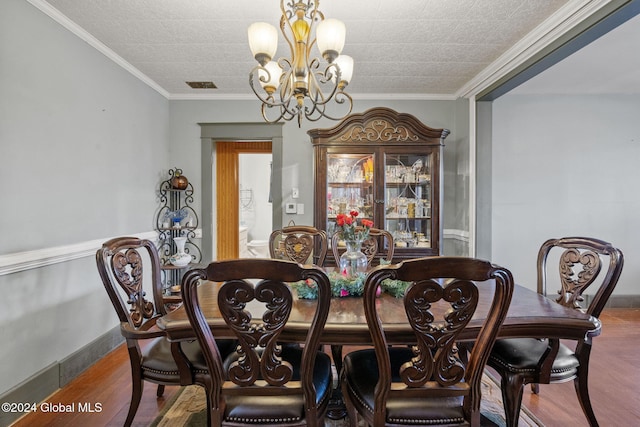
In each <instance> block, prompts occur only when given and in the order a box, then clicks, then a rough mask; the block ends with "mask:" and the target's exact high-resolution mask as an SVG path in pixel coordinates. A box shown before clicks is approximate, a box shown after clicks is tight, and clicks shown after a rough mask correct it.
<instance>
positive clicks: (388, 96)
mask: <svg viewBox="0 0 640 427" xmlns="http://www.w3.org/2000/svg"><path fill="white" fill-rule="evenodd" d="M350 96H351V98H352V99H353V100H354V101H367V100H373V101H377V100H389V101H455V100H456V99H458V96H456V95H452V94H446V93H436V94H429V93H359V94H358V93H356V94H350ZM167 98H168V99H169V100H171V101H192V100H205V101H255V100H256V96H255V95H253V94H242V95H238V94H222V93H174V94H170V95H169V96H168V97H167Z"/></svg>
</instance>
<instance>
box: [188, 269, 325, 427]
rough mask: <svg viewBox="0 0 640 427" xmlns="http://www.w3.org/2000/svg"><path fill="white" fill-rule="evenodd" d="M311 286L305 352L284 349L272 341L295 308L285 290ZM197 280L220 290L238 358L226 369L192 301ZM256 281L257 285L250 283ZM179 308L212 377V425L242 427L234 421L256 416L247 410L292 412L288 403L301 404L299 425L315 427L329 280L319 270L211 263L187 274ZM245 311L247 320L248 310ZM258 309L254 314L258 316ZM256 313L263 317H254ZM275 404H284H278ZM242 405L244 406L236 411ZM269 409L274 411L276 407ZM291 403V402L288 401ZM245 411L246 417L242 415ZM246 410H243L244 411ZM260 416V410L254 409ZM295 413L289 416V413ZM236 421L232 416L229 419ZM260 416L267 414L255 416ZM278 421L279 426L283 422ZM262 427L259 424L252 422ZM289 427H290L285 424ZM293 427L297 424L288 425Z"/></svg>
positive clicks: (320, 411)
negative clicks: (266, 405)
mask: <svg viewBox="0 0 640 427" xmlns="http://www.w3.org/2000/svg"><path fill="white" fill-rule="evenodd" d="M307 279H312V280H314V281H315V282H316V283H317V284H318V300H317V305H316V309H315V314H314V317H313V322H312V324H311V327H310V328H309V330H308V333H307V336H306V340H305V341H304V346H302V347H301V348H300V347H297V348H294V347H288V348H284V347H283V346H282V345H281V344H280V343H279V342H278V338H279V336H280V333H281V332H282V330H283V328H284V327H285V325H286V323H287V321H288V318H289V314H290V312H291V308H292V304H293V301H294V298H293V295H292V291H291V288H290V286H289V285H287V283H288V282H296V281H299V280H307ZM200 280H211V281H215V282H219V283H220V286H219V288H218V291H217V307H218V309H219V311H220V313H221V316H222V317H223V319H224V321H225V322H226V323H227V325H228V327H229V328H230V329H231V330H232V331H233V333H234V334H235V336H236V337H237V342H238V351H237V355H236V356H237V357H236V358H233V357H232V358H231V361H229V360H227V361H226V362H225V361H224V360H223V359H222V358H221V357H220V354H219V352H218V351H217V348H216V346H215V344H214V336H213V334H212V332H211V329H210V328H209V326H208V324H207V321H206V319H205V317H204V315H203V313H202V310H201V307H200V300H199V298H214V296H213V295H206V296H205V295H201V296H200V297H199V295H198V290H197V287H198V283H199V282H200ZM256 281H257V283H256ZM182 297H183V300H184V307H185V310H186V312H187V315H188V317H189V321H190V322H191V324H192V326H193V328H194V330H195V332H196V336H197V337H198V340H199V342H200V346H201V347H202V350H203V353H204V355H205V360H206V361H207V366H208V368H209V372H210V375H211V378H210V380H209V381H208V382H207V383H208V384H207V385H206V387H205V389H206V392H207V393H208V402H209V404H210V408H209V418H210V421H211V425H221V424H224V422H230V421H233V419H234V417H235V422H236V423H237V424H233V425H243V422H242V420H241V419H240V418H241V417H239V416H238V415H237V414H240V413H244V414H250V413H252V412H253V413H254V414H257V413H256V411H258V412H260V409H256V408H253V409H251V407H252V405H254V403H255V404H256V405H257V404H258V402H259V398H260V397H261V396H262V397H265V396H270V397H271V400H270V402H271V406H274V405H276V406H277V405H281V406H283V407H286V406H287V405H290V404H291V402H292V400H291V398H292V397H294V396H301V398H300V399H299V400H298V401H297V402H304V411H305V412H306V415H304V416H303V417H302V419H300V420H299V421H300V425H316V423H319V422H320V421H319V420H321V419H322V418H323V416H324V411H325V410H326V404H327V402H328V398H326V401H324V402H318V399H317V397H318V396H317V395H319V394H320V393H327V396H328V393H329V391H327V390H325V391H324V392H323V391H322V390H320V389H319V387H318V386H317V385H316V384H314V375H316V376H317V372H318V371H316V373H314V365H315V363H316V357H317V355H318V348H319V345H320V334H321V332H322V329H323V328H324V325H325V322H326V319H327V315H328V312H329V303H330V300H331V286H330V283H329V279H328V277H327V275H326V273H324V271H322V270H321V269H320V268H319V267H315V266H302V265H300V264H298V263H296V262H292V261H287V260H276V259H255V258H254V259H239V260H229V261H218V262H213V263H211V264H209V265H208V266H207V268H206V269H194V270H191V271H189V272H187V273H186V275H185V277H184V279H183V282H182ZM248 305H249V306H250V307H251V312H250V311H249V310H248V309H247V306H248ZM258 307H260V308H258ZM258 312H260V315H261V316H258V315H257V313H258ZM287 351H301V352H302V354H301V358H300V359H299V360H300V363H299V365H297V366H295V368H294V367H293V366H292V363H293V362H292V363H289V361H287V360H285V358H284V353H285V352H287ZM322 356H325V357H326V367H327V368H326V371H327V375H328V378H327V379H326V381H327V382H326V384H327V387H326V388H327V389H328V390H330V383H331V373H330V372H331V371H330V361H329V358H328V356H326V355H325V354H322ZM276 396H281V397H284V398H283V399H282V400H281V401H279V400H278V399H277V398H276V399H275V400H274V399H273V398H274V397H276ZM241 402H244V403H241ZM274 402H275V403H274ZM294 402H296V401H295V400H294ZM243 408H244V409H243ZM247 408H249V409H247ZM258 408H259V406H258ZM293 412H295V411H292V413H293ZM234 414H236V415H234ZM257 415H265V414H257ZM282 421H284V420H282ZM253 422H254V423H256V424H260V421H256V420H253ZM282 424H283V425H291V422H286V423H285V422H283V423H282ZM294 424H295V422H294ZM296 425H298V424H296Z"/></svg>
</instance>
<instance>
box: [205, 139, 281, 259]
mask: <svg viewBox="0 0 640 427" xmlns="http://www.w3.org/2000/svg"><path fill="white" fill-rule="evenodd" d="M249 154H264V155H268V156H269V163H268V166H269V168H268V169H266V171H267V172H266V173H265V174H264V175H265V176H262V175H263V173H262V172H260V171H259V170H258V169H257V168H256V169H255V170H252V168H251V167H247V166H245V169H248V170H246V171H245V174H246V175H249V176H252V177H253V178H252V179H251V182H253V181H254V180H260V181H261V182H267V183H268V182H270V180H271V169H270V165H271V156H272V152H271V141H217V144H216V206H217V245H216V246H217V248H216V251H217V258H218V259H219V260H224V259H235V258H238V257H239V256H240V255H241V248H240V223H241V218H240V213H241V209H240V206H241V194H240V190H241V188H240V182H241V179H240V178H241V171H240V157H241V156H244V155H249ZM251 185H252V186H253V183H252V184H251ZM260 191H262V192H264V189H263V190H260ZM253 193H254V196H255V197H260V195H259V194H256V190H254V191H253ZM265 197H268V193H267V194H266V195H265ZM245 201H246V200H245ZM259 214H260V215H262V212H260V213H259ZM271 215H272V211H271V210H270V211H269V222H268V224H269V228H270V227H271ZM267 238H268V237H267ZM247 240H249V236H248V233H247ZM243 245H244V242H243ZM242 255H246V253H242Z"/></svg>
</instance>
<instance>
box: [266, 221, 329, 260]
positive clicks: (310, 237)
mask: <svg viewBox="0 0 640 427" xmlns="http://www.w3.org/2000/svg"><path fill="white" fill-rule="evenodd" d="M327 248H328V241H327V233H326V232H325V231H324V230H319V229H317V228H315V227H312V226H309V225H292V226H288V227H284V228H281V229H279V230H274V231H273V232H271V235H270V236H269V253H270V256H271V258H276V259H285V260H290V261H295V262H298V263H300V264H314V265H319V266H322V265H323V264H324V259H325V257H326V256H327Z"/></svg>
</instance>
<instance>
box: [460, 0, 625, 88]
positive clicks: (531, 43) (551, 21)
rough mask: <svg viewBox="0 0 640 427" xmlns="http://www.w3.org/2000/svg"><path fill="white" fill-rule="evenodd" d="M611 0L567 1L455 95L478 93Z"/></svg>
mask: <svg viewBox="0 0 640 427" xmlns="http://www.w3.org/2000/svg"><path fill="white" fill-rule="evenodd" d="M614 2H616V0H579V1H578V0H576V1H570V2H568V3H567V4H566V5H564V6H563V7H561V8H560V9H559V10H558V11H557V12H556V13H554V14H553V15H552V16H550V17H549V18H548V19H547V20H546V21H544V22H543V23H542V24H540V25H539V26H538V27H536V28H535V29H534V30H533V31H531V32H530V33H529V34H527V35H526V36H525V37H524V38H523V39H521V40H520V41H519V42H518V43H516V44H515V45H513V46H512V47H511V48H510V49H509V50H507V51H506V52H505V53H504V54H502V55H501V56H500V57H499V58H498V59H496V60H495V61H494V62H492V63H491V64H490V65H489V66H488V67H486V68H485V69H484V70H483V71H481V72H480V73H479V74H478V75H476V76H475V77H474V78H473V79H471V80H470V81H469V82H468V83H467V84H465V85H464V86H463V87H462V88H461V89H460V90H459V91H458V92H457V96H458V97H460V98H470V97H472V96H476V95H478V94H479V93H481V92H482V91H483V90H485V89H487V88H489V87H490V86H491V85H493V84H494V83H496V82H497V81H498V80H500V79H501V78H503V77H505V76H506V75H507V74H508V73H509V72H511V71H513V70H515V69H516V68H517V67H518V66H521V65H522V64H524V63H525V62H526V61H527V60H529V59H531V58H533V57H534V56H535V55H536V54H538V53H540V52H541V51H542V50H543V49H545V48H546V47H548V46H550V45H551V44H552V43H553V42H554V41H555V40H557V39H558V38H560V37H561V36H563V35H564V34H566V33H568V32H569V31H570V30H572V29H573V28H575V27H576V26H577V25H578V24H580V23H581V22H582V21H584V20H585V19H587V18H589V17H590V16H592V15H594V14H595V13H597V12H598V11H599V10H601V9H602V8H603V7H605V6H607V5H609V4H610V3H614Z"/></svg>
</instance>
